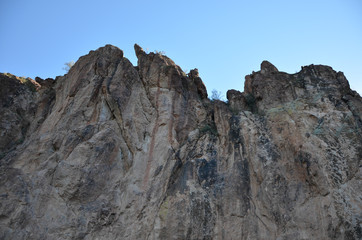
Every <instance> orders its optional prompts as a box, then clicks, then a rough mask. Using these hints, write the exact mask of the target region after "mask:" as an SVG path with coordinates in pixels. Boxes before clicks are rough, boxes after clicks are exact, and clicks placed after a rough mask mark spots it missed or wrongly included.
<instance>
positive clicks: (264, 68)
mask: <svg viewBox="0 0 362 240" xmlns="http://www.w3.org/2000/svg"><path fill="white" fill-rule="evenodd" d="M260 72H261V73H262V74H265V73H273V72H274V73H276V72H278V69H277V68H276V67H275V66H274V65H273V64H271V63H270V62H268V61H263V62H262V63H261V65H260Z"/></svg>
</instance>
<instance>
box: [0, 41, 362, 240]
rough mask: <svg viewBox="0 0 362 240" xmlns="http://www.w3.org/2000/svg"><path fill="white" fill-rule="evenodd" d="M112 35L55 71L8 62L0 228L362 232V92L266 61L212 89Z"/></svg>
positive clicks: (231, 234)
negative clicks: (241, 78) (36, 72)
mask: <svg viewBox="0 0 362 240" xmlns="http://www.w3.org/2000/svg"><path fill="white" fill-rule="evenodd" d="M135 51H136V55H137V57H138V66H137V67H134V66H133V65H132V64H131V63H130V61H129V60H128V59H126V58H124V57H123V52H122V51H121V50H120V49H118V48H116V47H114V46H111V45H107V46H105V47H102V48H100V49H98V50H97V51H91V52H90V53H89V54H88V55H86V56H83V57H81V58H80V59H79V60H78V61H77V63H76V64H75V65H74V66H73V67H72V68H71V69H70V71H69V73H68V74H66V75H65V76H62V77H57V78H56V79H55V80H53V79H47V80H42V79H39V78H37V79H36V80H37V81H36V82H35V81H31V80H30V79H28V81H27V83H24V82H21V81H20V80H19V79H18V78H16V77H14V76H10V77H9V76H8V75H4V74H1V75H0V78H1V79H0V80H1V82H0V83H1V89H0V93H1V95H0V99H1V106H0V114H1V115H0V116H1V129H0V134H1V139H0V151H1V160H0V238H1V239H361V237H362V233H361V218H362V216H361V212H362V198H361V194H362V189H361V188H362V187H361V177H362V171H361V159H362V137H361V136H362V121H361V119H362V100H361V97H360V96H359V95H358V94H357V93H356V92H354V91H352V90H351V89H350V88H349V84H348V81H347V80H346V78H345V77H344V75H343V73H341V72H338V73H337V72H335V71H334V70H333V69H332V68H330V67H327V66H321V65H311V66H306V67H303V68H302V70H301V71H300V72H299V73H296V74H292V75H290V74H287V73H283V72H279V71H278V69H277V68H276V67H274V66H273V65H272V64H271V63H269V62H266V61H265V62H263V63H262V65H261V70H260V71H259V72H255V73H253V74H252V75H249V76H247V77H246V81H245V92H243V93H240V92H238V91H236V90H230V91H229V92H228V93H227V97H228V100H229V101H228V103H224V102H221V101H217V100H215V101H210V100H209V99H208V98H207V92H206V88H205V86H204V84H203V83H202V80H201V78H200V77H199V74H198V71H197V69H195V70H192V71H191V72H190V73H189V74H188V75H186V74H185V73H183V71H182V70H181V69H180V67H178V66H177V65H176V64H175V63H174V62H173V61H172V60H170V59H169V58H167V57H166V56H163V55H161V54H155V53H149V54H146V53H145V52H144V51H143V50H142V48H140V47H139V46H138V45H136V46H135Z"/></svg>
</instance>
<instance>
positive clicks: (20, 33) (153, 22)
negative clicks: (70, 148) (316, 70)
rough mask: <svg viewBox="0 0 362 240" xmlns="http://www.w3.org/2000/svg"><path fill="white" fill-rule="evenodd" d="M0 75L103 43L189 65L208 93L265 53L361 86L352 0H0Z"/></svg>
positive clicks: (360, 34) (41, 68)
mask: <svg viewBox="0 0 362 240" xmlns="http://www.w3.org/2000/svg"><path fill="white" fill-rule="evenodd" d="M0 31H1V37H0V56H1V57H0V72H10V73H13V74H15V75H19V76H27V77H31V78H35V77H36V76H40V77H42V78H47V77H55V76H57V75H63V74H64V73H65V71H64V70H63V67H64V63H65V62H69V61H72V60H73V61H76V60H77V59H78V58H79V57H80V56H82V55H85V54H87V53H88V52H89V51H90V50H94V49H97V48H99V47H101V46H104V45H105V44H113V45H115V46H117V47H119V48H120V49H122V50H123V51H124V54H125V56H126V57H127V58H128V59H130V60H131V61H132V63H133V64H134V65H136V64H137V60H136V57H135V54H134V50H133V45H134V43H138V44H139V45H140V46H141V47H143V48H144V49H145V50H148V51H155V50H158V51H164V52H165V53H166V55H167V56H169V57H170V58H171V59H173V60H174V61H175V62H176V64H178V65H179V66H180V67H181V68H182V69H184V70H190V69H193V68H198V69H199V72H200V76H201V78H202V79H203V81H204V83H205V85H206V87H207V89H208V91H209V93H210V92H211V91H212V90H213V89H216V90H218V91H220V92H221V93H222V94H223V95H224V96H225V95H226V91H227V90H228V89H237V90H241V91H242V90H243V86H244V77H245V75H247V74H250V73H251V72H252V71H258V70H259V68H260V63H261V62H262V61H263V60H268V61H270V62H271V63H273V64H274V65H275V66H276V67H277V68H278V69H279V70H280V71H285V72H288V73H295V72H297V71H299V70H300V67H301V66H305V65H309V64H324V65H330V66H331V67H333V69H335V70H336V71H342V72H344V73H345V75H346V77H347V79H348V80H349V81H350V85H351V87H352V89H354V90H357V91H358V92H359V93H360V94H361V93H362V1H361V0H328V1H327V0H326V1H324V0H314V1H310V0H303V1H299V0H294V1H291V0H274V1H270V0H264V1H262V0H253V1H243V0H239V1H228V0H224V1H220V0H219V1H212V0H208V1H203V0H199V1H188V0H184V1H170V0H168V1H157V0H155V1H141V0H140V1H107V0H102V1H91V0H88V1H76V0H73V1H68V0H62V1H49V0H46V1H40V0H32V1H28V0H1V1H0Z"/></svg>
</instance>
